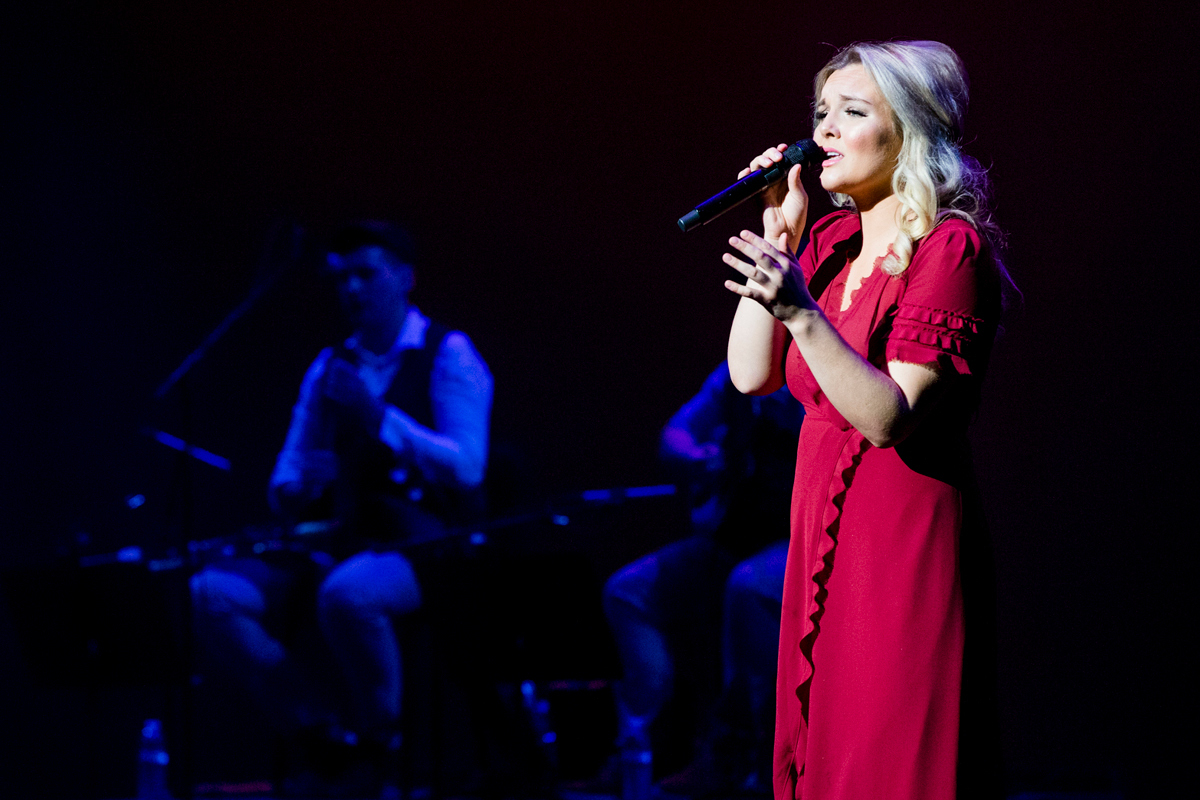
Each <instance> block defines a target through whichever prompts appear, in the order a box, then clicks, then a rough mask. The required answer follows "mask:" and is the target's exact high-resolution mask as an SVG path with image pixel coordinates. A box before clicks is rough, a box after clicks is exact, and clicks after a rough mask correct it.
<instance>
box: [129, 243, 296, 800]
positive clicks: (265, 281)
mask: <svg viewBox="0 0 1200 800" xmlns="http://www.w3.org/2000/svg"><path fill="white" fill-rule="evenodd" d="M285 227H286V234H285V235H286V236H287V237H288V251H287V253H286V255H285V257H283V258H279V259H277V263H276V264H275V265H274V269H271V270H269V271H268V272H267V273H266V275H265V276H264V277H263V278H261V279H260V280H259V281H258V282H257V283H255V284H254V286H252V287H251V289H250V291H249V293H248V294H247V295H246V297H245V299H243V300H242V302H241V303H240V304H238V306H237V307H236V308H234V309H233V310H232V311H230V312H229V313H228V314H227V315H226V316H225V318H224V319H223V320H221V322H220V323H218V324H217V326H216V327H215V328H213V329H212V331H210V332H209V334H208V335H207V336H206V337H204V340H203V341H201V343H200V344H199V346H197V347H196V349H195V350H193V351H192V352H191V353H189V354H188V356H187V357H186V358H185V359H184V360H183V361H182V362H181V363H180V364H179V366H178V367H176V368H175V370H174V371H173V372H171V374H170V375H168V376H167V378H166V380H164V381H163V382H162V383H160V384H159V385H158V388H157V389H155V390H154V395H153V398H154V400H155V401H162V400H163V399H164V398H165V397H166V396H167V395H168V394H169V393H170V392H171V391H172V390H173V389H174V388H175V387H177V386H178V387H179V396H180V425H181V426H182V427H181V433H182V437H177V436H172V435H171V434H169V433H166V432H165V431H161V430H157V429H153V428H145V429H143V432H144V433H146V434H147V435H149V436H151V437H152V438H153V439H154V440H155V441H157V442H159V443H160V444H162V445H164V446H165V447H169V448H171V449H173V450H176V451H177V452H178V456H177V458H176V465H177V467H176V478H175V480H176V484H177V488H176V492H173V493H172V494H173V495H175V496H176V497H177V498H178V501H179V504H178V507H177V508H176V509H175V513H176V514H177V515H178V521H179V525H178V528H177V530H178V542H177V553H178V554H179V558H180V559H183V560H185V563H186V567H187V569H186V570H185V573H184V575H185V577H184V578H183V580H182V587H181V589H180V592H181V594H182V596H181V598H180V602H179V604H178V608H179V609H180V612H179V613H180V621H179V625H180V637H179V658H180V669H181V672H182V679H183V686H182V687H181V690H180V707H179V723H180V724H179V725H178V726H177V732H176V734H175V736H176V738H175V741H176V742H177V747H176V748H174V749H175V750H176V753H177V754H179V755H180V756H181V758H179V760H178V761H177V762H176V763H177V765H179V767H180V768H179V771H178V773H177V776H176V781H175V784H176V786H178V787H179V788H180V789H181V790H182V792H181V798H182V800H191V798H192V797H193V796H194V794H195V780H194V775H193V746H194V742H193V732H192V727H193V722H194V698H193V696H192V695H193V690H194V686H193V684H194V677H195V676H194V674H193V673H194V672H195V660H194V656H195V652H194V651H195V646H194V631H193V619H192V596H191V594H192V593H191V580H190V578H191V570H192V568H193V567H194V566H195V564H194V563H193V562H194V559H193V557H192V556H191V554H190V551H191V548H190V543H191V541H192V538H193V533H194V531H193V523H194V505H193V503H194V497H193V483H194V481H193V479H192V466H193V463H192V459H194V460H196V461H200V462H203V463H207V464H210V465H212V466H214V467H216V468H218V469H223V470H224V471H226V472H229V471H231V469H232V465H231V464H230V462H229V460H228V459H226V458H223V457H221V456H218V455H216V454H215V453H210V452H209V451H207V450H204V449H202V448H199V447H197V446H195V445H194V444H193V443H192V433H193V432H192V414H191V393H190V392H189V391H188V383H187V380H186V378H187V376H188V373H189V372H190V371H191V369H192V368H193V367H194V366H196V365H197V364H198V363H200V362H201V361H202V360H203V359H204V358H205V357H206V356H207V355H208V353H209V351H210V350H212V348H213V347H214V346H215V345H216V344H217V342H219V341H220V340H221V339H222V338H223V337H224V336H225V334H226V333H227V332H228V331H229V329H230V328H232V327H233V325H234V323H236V322H237V321H238V320H239V319H241V318H242V317H244V316H246V314H247V313H249V311H250V310H251V309H253V308H254V307H255V306H256V305H257V304H258V302H259V300H261V299H262V297H263V296H264V295H265V294H266V293H267V291H268V290H270V289H271V288H272V287H273V286H274V285H275V284H276V283H277V282H278V280H279V279H280V278H281V277H282V276H283V274H284V273H285V272H287V271H288V270H289V269H290V268H291V267H292V265H293V264H295V263H296V262H297V261H298V260H299V258H300V254H301V245H302V243H303V233H304V232H303V229H301V228H300V226H298V225H296V224H295V223H285V222H284V221H282V220H278V219H277V220H276V221H275V222H274V223H273V224H272V225H271V228H270V230H269V231H268V233H267V237H266V241H265V244H264V246H263V252H262V257H261V261H260V264H262V265H263V266H264V267H266V266H268V265H270V264H271V262H272V261H276V258H275V257H274V256H275V253H274V250H275V245H276V244H277V242H278V240H279V239H280V236H281V234H282V233H283V232H284V229H285ZM166 691H167V694H168V696H167V700H166V702H167V707H168V708H169V707H170V705H171V698H170V685H169V683H168V686H167V689H166Z"/></svg>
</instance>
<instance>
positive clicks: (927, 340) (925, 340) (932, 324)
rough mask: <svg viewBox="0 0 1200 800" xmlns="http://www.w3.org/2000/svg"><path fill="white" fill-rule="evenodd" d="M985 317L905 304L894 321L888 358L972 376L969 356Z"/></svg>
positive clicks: (887, 353)
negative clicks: (935, 366)
mask: <svg viewBox="0 0 1200 800" xmlns="http://www.w3.org/2000/svg"><path fill="white" fill-rule="evenodd" d="M983 325H984V322H983V320H981V319H979V318H977V317H969V316H966V315H964V314H956V313H955V312H953V311H943V310H941V309H936V308H925V307H924V306H916V305H909V304H905V305H901V306H900V307H899V308H898V309H897V310H896V315H895V317H894V319H893V321H892V332H891V334H890V336H889V337H888V343H887V348H886V357H887V360H888V361H903V362H906V363H910V364H937V365H938V366H941V367H943V368H948V369H952V370H953V371H954V372H957V373H958V374H960V375H970V374H971V366H970V363H969V358H970V356H971V352H972V349H973V344H974V342H975V340H976V338H977V337H978V336H979V334H980V332H981V329H982V328H983Z"/></svg>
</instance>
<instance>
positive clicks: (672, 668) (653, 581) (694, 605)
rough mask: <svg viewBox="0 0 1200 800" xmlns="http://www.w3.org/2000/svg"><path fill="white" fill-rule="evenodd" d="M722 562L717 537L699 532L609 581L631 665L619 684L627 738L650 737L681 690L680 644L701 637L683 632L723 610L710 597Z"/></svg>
mask: <svg viewBox="0 0 1200 800" xmlns="http://www.w3.org/2000/svg"><path fill="white" fill-rule="evenodd" d="M721 561H722V559H721V556H720V552H719V548H718V547H717V545H716V544H715V543H714V542H713V540H712V538H711V537H709V536H692V537H689V538H687V539H684V540H681V541H678V542H675V543H673V544H670V545H667V546H666V547H664V548H661V549H660V550H657V551H655V552H654V553H651V554H650V555H648V556H646V557H644V558H642V559H640V560H638V561H635V562H634V563H632V564H630V565H628V566H626V567H624V568H622V569H621V570H619V571H618V572H617V573H616V574H614V575H613V576H612V577H611V578H609V580H608V582H607V584H606V585H605V587H604V611H605V614H606V616H607V617H608V622H609V625H610V626H611V627H612V631H613V634H614V638H615V639H616V642H617V650H618V652H619V654H620V657H621V666H622V671H623V678H622V680H621V682H620V684H619V685H618V687H617V705H618V723H619V725H620V728H621V730H620V734H619V736H620V738H621V739H622V740H626V739H629V738H631V737H632V738H634V739H635V740H637V739H641V743H642V744H643V745H648V744H649V741H648V738H647V737H648V732H649V726H650V725H651V724H652V723H653V722H654V720H655V719H656V718H657V716H658V714H659V712H660V711H661V710H662V708H663V706H664V704H665V703H666V702H667V701H668V700H669V699H670V698H671V696H672V694H673V692H674V689H675V679H676V653H675V650H676V649H677V648H678V647H679V644H680V639H681V638H684V639H686V638H693V639H694V638H695V637H694V636H691V637H687V636H683V637H681V634H683V633H686V632H687V631H689V630H693V629H695V628H697V627H701V628H702V627H704V625H703V619H704V618H706V617H709V616H713V617H715V616H716V613H715V610H713V611H714V613H711V614H710V613H709V610H708V609H707V608H706V606H708V605H711V602H708V603H706V602H705V600H706V598H711V597H713V596H715V595H716V594H717V591H718V588H717V587H719V586H720V582H721V581H723V580H724V572H723V571H721V569H720V567H719V562H721ZM725 569H726V570H727V569H728V567H726V568H725ZM689 657H690V653H689Z"/></svg>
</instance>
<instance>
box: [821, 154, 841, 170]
mask: <svg viewBox="0 0 1200 800" xmlns="http://www.w3.org/2000/svg"><path fill="white" fill-rule="evenodd" d="M841 160H842V154H841V153H839V152H838V151H837V150H826V151H825V160H824V161H822V162H821V166H823V167H828V166H829V165H830V164H836V163H837V162H839V161H841Z"/></svg>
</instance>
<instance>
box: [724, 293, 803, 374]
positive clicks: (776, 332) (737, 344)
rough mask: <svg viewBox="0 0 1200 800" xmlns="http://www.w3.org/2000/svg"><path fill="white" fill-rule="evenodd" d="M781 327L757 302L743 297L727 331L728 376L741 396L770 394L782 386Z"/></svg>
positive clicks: (784, 340)
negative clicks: (731, 325)
mask: <svg viewBox="0 0 1200 800" xmlns="http://www.w3.org/2000/svg"><path fill="white" fill-rule="evenodd" d="M787 337H788V333H787V330H786V329H785V328H784V327H783V324H782V323H780V322H779V320H777V319H775V317H773V316H771V313H770V312H769V311H767V310H766V309H765V308H763V307H762V306H761V305H760V304H758V303H757V302H755V301H753V300H750V299H748V298H745V297H743V298H742V300H741V302H740V303H738V307H737V312H736V313H735V314H734V315H733V327H732V328H731V329H730V331H729V350H728V358H729V377H730V379H731V380H732V381H733V385H734V386H735V387H737V389H738V391H740V392H741V393H742V394H770V393H771V392H773V391H775V390H776V389H778V388H780V387H781V386H783V384H784V376H783V352H784V348H785V347H786V346H787Z"/></svg>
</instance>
